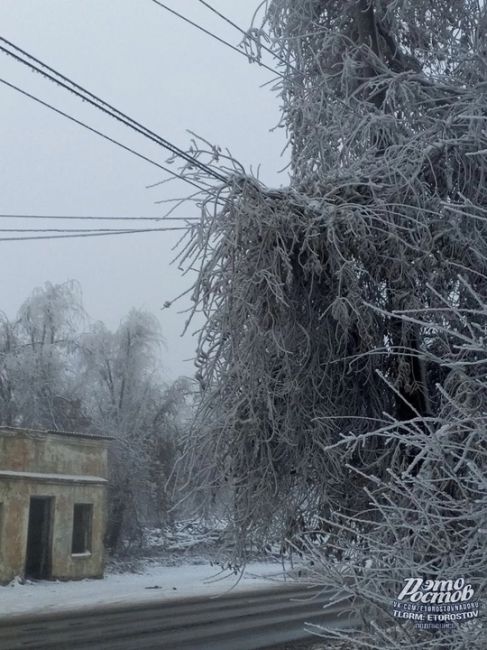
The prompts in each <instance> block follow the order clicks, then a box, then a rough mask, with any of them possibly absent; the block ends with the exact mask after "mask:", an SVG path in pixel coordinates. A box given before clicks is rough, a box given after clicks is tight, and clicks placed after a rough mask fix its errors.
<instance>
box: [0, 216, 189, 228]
mask: <svg viewBox="0 0 487 650" xmlns="http://www.w3.org/2000/svg"><path fill="white" fill-rule="evenodd" d="M0 219H83V220H93V221H190V220H197V219H198V217H96V216H93V215H78V216H74V215H68V216H61V215H52V214H0ZM118 230H120V229H118Z"/></svg>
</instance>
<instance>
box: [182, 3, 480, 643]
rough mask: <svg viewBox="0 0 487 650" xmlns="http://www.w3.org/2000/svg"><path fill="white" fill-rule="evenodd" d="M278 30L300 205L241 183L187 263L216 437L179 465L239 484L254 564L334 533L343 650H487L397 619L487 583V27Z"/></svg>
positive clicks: (275, 41) (320, 14) (402, 16)
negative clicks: (424, 597)
mask: <svg viewBox="0 0 487 650" xmlns="http://www.w3.org/2000/svg"><path fill="white" fill-rule="evenodd" d="M264 9H265V17H264V21H263V26H262V28H260V29H257V30H253V31H252V35H253V36H254V37H255V35H256V34H258V35H260V37H261V38H267V39H268V42H269V43H270V44H271V46H272V47H273V48H274V49H275V51H276V53H277V54H278V56H279V59H280V60H281V61H282V60H283V61H285V62H286V63H285V65H282V66H281V68H280V72H281V74H282V75H283V78H282V81H280V82H279V83H278V87H279V91H280V97H281V100H282V108H283V118H282V125H283V126H285V127H286V129H287V132H288V135H289V143H290V147H291V151H292V161H291V184H290V186H289V187H288V188H286V189H280V190H271V189H268V188H266V187H264V186H263V185H262V184H261V183H259V182H258V181H257V180H256V179H255V178H252V177H250V176H246V175H244V174H242V173H238V172H235V173H234V174H232V175H230V177H229V181H228V184H226V185H225V186H223V187H221V188H220V190H219V192H218V194H217V195H216V196H215V195H214V194H213V195H211V196H209V197H208V199H207V201H206V202H204V204H203V210H202V221H201V225H200V228H199V229H198V230H195V233H194V237H193V242H192V243H193V246H191V245H190V246H188V248H187V249H186V252H184V253H183V256H184V255H186V256H187V257H186V259H189V260H190V264H191V265H192V266H194V265H195V264H197V263H199V264H200V272H199V275H198V279H197V282H196V285H195V291H194V300H195V303H196V305H197V306H198V308H201V309H202V310H203V312H204V313H205V315H206V317H207V319H206V325H205V327H204V328H203V331H202V333H201V336H200V344H199V353H198V359H197V364H198V366H199V377H200V381H201V385H202V401H201V407H200V409H199V414H198V417H199V421H200V422H202V423H208V422H211V428H210V429H209V430H208V428H204V427H203V426H200V424H199V422H198V421H197V423H196V425H195V432H194V438H193V440H192V441H191V444H190V446H189V450H188V455H187V458H188V462H189V464H190V465H191V466H193V467H194V468H195V470H196V471H197V472H198V476H199V481H200V484H201V485H204V486H205V489H206V490H208V491H209V492H210V491H211V489H213V488H215V487H216V486H218V485H220V484H221V483H222V481H224V480H227V481H229V482H231V483H232V484H233V486H234V503H233V512H232V515H233V518H234V521H235V525H236V527H237V529H238V530H239V540H240V541H241V542H242V545H241V548H240V550H241V552H242V554H243V551H244V549H243V546H244V542H245V540H246V539H248V538H249V537H250V538H253V539H256V538H257V539H260V540H261V541H265V540H267V539H269V538H270V537H273V536H276V535H278V536H280V537H281V538H286V537H291V536H293V537H294V540H295V543H299V544H300V545H302V544H307V543H309V540H310V539H311V536H312V532H313V531H315V530H317V529H318V530H319V531H320V532H322V531H325V532H326V533H327V534H328V535H329V537H328V543H327V545H326V546H325V547H324V548H321V549H319V553H318V554H319V558H318V559H319V566H320V571H319V573H318V575H317V580H318V581H319V582H320V583H322V584H330V585H333V586H335V587H341V588H343V589H345V591H347V592H348V593H351V594H353V595H354V596H356V597H357V602H356V607H357V611H360V612H362V613H363V614H364V620H363V624H362V625H361V626H360V629H356V630H355V631H354V633H353V634H352V635H351V637H350V638H349V639H348V640H347V643H348V644H349V646H347V647H357V648H358V647H368V648H384V647H387V648H409V647H412V646H414V647H424V648H446V647H448V648H463V647H465V648H467V647H468V648H481V647H483V646H484V645H485V643H486V637H485V633H483V632H482V631H481V628H479V627H477V626H476V625H470V624H469V625H463V626H460V627H459V628H458V629H455V630H453V631H451V630H445V631H441V630H440V631H437V632H434V633H430V632H425V631H416V630H415V629H414V627H412V626H411V624H410V623H409V622H407V623H406V624H400V625H398V624H397V621H395V620H394V619H392V616H391V601H392V599H393V598H394V596H395V595H397V593H398V592H399V590H400V585H401V583H402V580H403V579H405V578H409V577H414V576H421V577H428V578H432V579H436V578H439V579H447V578H451V579H455V578H459V577H464V578H466V579H467V578H468V579H469V580H470V581H472V582H473V583H474V584H475V588H476V589H477V590H480V591H481V589H482V587H483V586H484V585H485V572H484V571H483V569H482V567H483V566H484V567H485V564H486V562H487V555H486V550H485V549H486V547H485V537H484V536H485V523H486V521H485V520H486V512H487V508H486V506H487V501H486V497H487V491H486V488H487V484H486V481H485V470H486V466H485V454H486V445H485V417H486V409H485V397H486V394H485V391H486V387H487V384H486V374H485V373H486V368H487V366H486V356H485V353H486V349H485V342H484V341H485V334H486V324H487V323H486V319H485V316H486V314H487V311H486V279H487V263H486V261H487V245H486V241H487V240H486V235H487V232H486V218H487V194H486V186H485V174H486V170H487V132H486V119H487V93H486V87H487V86H486V82H487V43H486V39H487V30H486V26H487V13H486V7H485V5H484V3H483V2H479V1H474V0H456V1H455V2H450V3H443V2H436V1H431V0H412V1H408V2H405V1H402V0H344V1H340V2H337V1H335V0H296V1H295V0H272V1H270V2H266V3H264ZM199 431H204V432H205V435H200V436H198V432H199ZM194 440H196V443H195V442H194ZM298 538H300V539H298ZM315 552H316V551H315ZM337 557H338V558H339V559H340V560H342V561H345V563H346V564H345V566H346V571H345V573H346V579H344V578H343V575H342V574H340V573H339V572H337V571H336V570H335V569H336V565H335V562H336V558H337ZM329 635H330V636H333V635H332V634H331V633H329Z"/></svg>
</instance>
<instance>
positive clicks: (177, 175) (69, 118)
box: [0, 77, 206, 192]
mask: <svg viewBox="0 0 487 650" xmlns="http://www.w3.org/2000/svg"><path fill="white" fill-rule="evenodd" d="M0 83H3V84H4V85H5V86H8V87H9V88H12V90H15V91H17V92H18V93H20V94H22V95H24V96H25V97H28V98H29V99H32V100H33V101H35V102H37V103H38V104H41V105H42V106H45V107H46V108H48V109H50V110H51V111H54V112H55V113H57V114H58V115H62V116H63V117H65V118H66V119H68V120H70V121H71V122H74V123H75V124H78V125H79V126H82V127H83V128H85V129H88V131H91V132H92V133H96V135H99V136H100V137H101V138H104V139H105V140H108V142H111V143H112V144H116V145H117V146H118V147H120V148H122V149H124V150H125V151H128V152H129V153H131V154H133V155H134V156H137V157H138V158H141V159H142V160H145V161H146V162H148V163H150V164H151V165H154V166H155V167H158V168H159V169H162V171H165V172H167V173H169V174H171V175H172V176H174V177H176V178H179V179H181V180H183V181H185V182H186V183H189V184H190V185H192V186H193V187H196V188H197V189H198V190H200V191H201V192H206V189H205V188H204V187H201V186H200V185H198V184H197V183H194V182H193V181H192V180H190V179H189V178H187V177H186V176H183V175H182V174H178V173H177V172H175V171H173V170H171V169H169V168H168V167H165V166H164V165H161V164H160V163H158V162H156V161H155V160H152V159H151V158H148V157H147V156H145V155H144V154H142V153H140V152H138V151H136V150H135V149H132V148H131V147H128V146H127V145H125V144H122V143H121V142H119V141H118V140H115V138H112V137H111V136H109V135H106V133H103V132H102V131H99V130H98V129H95V128H94V127H92V126H90V125H89V124H86V122H82V121H81V120H78V119H77V118H76V117H73V116H72V115H69V113H66V112H65V111H62V110H61V109H60V108H56V106H53V105H52V104H49V103H48V102H46V101H44V100H43V99H39V97H36V96H35V95H32V94H31V93H29V92H27V91H26V90H23V89H22V88H19V86H16V85H15V84H13V83H10V82H9V81H7V80H6V79H2V78H1V77H0Z"/></svg>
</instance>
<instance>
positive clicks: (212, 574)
mask: <svg viewBox="0 0 487 650" xmlns="http://www.w3.org/2000/svg"><path fill="white" fill-rule="evenodd" d="M283 580H284V577H283V572H282V566H280V565H279V564H277V563H269V562H254V563H251V564H248V565H247V567H246V570H245V572H244V573H243V574H242V575H240V574H238V575H235V574H234V573H233V572H231V571H225V572H221V570H220V569H219V568H218V567H215V566H211V565H210V564H209V563H207V564H198V565H193V564H192V565H182V566H169V567H168V566H161V565H157V564H151V565H148V566H146V567H145V568H144V569H143V571H142V572H140V573H122V574H120V573H119V574H115V573H114V574H108V575H107V576H106V577H105V578H103V579H102V580H79V581H74V582H57V581H56V582H51V581H39V582H27V583H25V584H21V583H20V582H19V581H14V582H12V583H11V584H10V585H7V586H4V587H0V619H1V618H5V617H9V618H10V617H12V616H13V615H16V614H26V613H35V612H52V611H60V610H73V609H76V610H78V609H80V608H82V607H91V606H93V605H100V604H104V605H108V604H120V603H134V602H138V603H140V602H148V601H155V600H166V599H169V598H184V597H191V596H201V595H215V596H216V595H219V594H224V593H225V592H228V591H230V590H238V591H242V590H252V589H256V588H265V587H271V586H273V585H275V584H277V583H282V582H283Z"/></svg>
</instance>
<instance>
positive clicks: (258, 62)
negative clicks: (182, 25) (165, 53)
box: [152, 0, 284, 79]
mask: <svg viewBox="0 0 487 650" xmlns="http://www.w3.org/2000/svg"><path fill="white" fill-rule="evenodd" d="M152 2H154V4H156V5H159V7H161V9H165V10H166V11H169V13H171V14H173V15H174V16H177V17H178V18H181V20H184V21H185V22H186V23H189V24H190V25H192V26H193V27H196V29H199V30H200V32H203V33H204V34H207V35H208V36H211V38H214V39H215V40H217V41H218V42H219V43H222V44H223V45H226V46H227V47H230V48H231V49H232V50H234V51H235V52H238V53H239V54H241V55H242V56H244V57H245V58H246V59H247V61H255V62H256V63H257V64H258V65H260V66H261V67H262V68H266V69H267V70H269V71H270V72H272V74H274V75H277V76H278V77H282V78H283V79H284V75H283V74H281V73H280V72H278V71H277V70H274V68H271V67H270V66H268V65H266V64H265V63H262V61H259V60H258V59H256V58H254V57H253V56H251V55H249V54H246V53H245V52H244V51H243V50H241V49H239V48H238V47H236V46H235V45H232V43H229V42H228V41H226V40H225V39H223V38H220V36H217V35H216V34H214V33H213V32H210V30H209V29H205V28H204V27H202V26H201V25H198V23H195V22H194V21H192V20H190V19H189V18H187V17H186V16H183V14H180V13H179V12H178V11H176V10H175V9H171V8H170V7H168V6H167V5H165V4H164V3H163V2H159V0H152ZM238 29H239V28H238Z"/></svg>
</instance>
